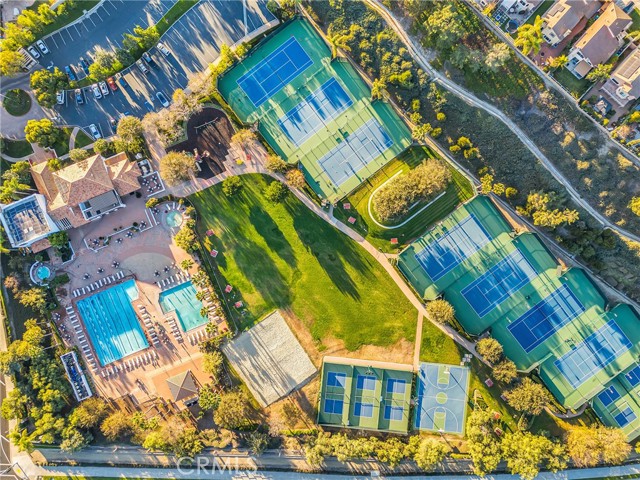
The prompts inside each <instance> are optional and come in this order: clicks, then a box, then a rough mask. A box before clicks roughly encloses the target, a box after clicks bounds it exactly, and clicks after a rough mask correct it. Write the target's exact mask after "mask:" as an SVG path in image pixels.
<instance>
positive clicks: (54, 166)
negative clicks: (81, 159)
mask: <svg viewBox="0 0 640 480" xmlns="http://www.w3.org/2000/svg"><path fill="white" fill-rule="evenodd" d="M47 167H48V168H49V170H51V171H52V172H57V171H58V170H60V169H62V167H64V163H63V161H62V160H60V159H59V158H50V159H49V160H47Z"/></svg>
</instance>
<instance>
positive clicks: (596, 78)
mask: <svg viewBox="0 0 640 480" xmlns="http://www.w3.org/2000/svg"><path fill="white" fill-rule="evenodd" d="M612 69H613V64H606V65H605V64H602V63H600V64H598V65H596V66H595V67H593V69H591V71H590V72H589V73H588V74H587V80H589V81H590V82H594V83H596V82H604V81H606V80H608V78H609V76H610V75H611V70H612Z"/></svg>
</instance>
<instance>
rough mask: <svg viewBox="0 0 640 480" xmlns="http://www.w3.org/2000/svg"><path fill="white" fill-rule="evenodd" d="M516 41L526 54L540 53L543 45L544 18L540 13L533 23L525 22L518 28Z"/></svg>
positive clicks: (517, 45)
mask: <svg viewBox="0 0 640 480" xmlns="http://www.w3.org/2000/svg"><path fill="white" fill-rule="evenodd" d="M514 43H515V45H516V47H518V48H520V49H521V50H522V53H524V54H525V55H529V54H530V53H533V54H534V55H537V54H538V52H539V51H540V45H542V18H540V15H538V16H537V17H536V19H535V20H534V22H533V24H529V23H525V24H524V25H522V26H521V27H519V28H518V36H517V37H516V39H515V42H514Z"/></svg>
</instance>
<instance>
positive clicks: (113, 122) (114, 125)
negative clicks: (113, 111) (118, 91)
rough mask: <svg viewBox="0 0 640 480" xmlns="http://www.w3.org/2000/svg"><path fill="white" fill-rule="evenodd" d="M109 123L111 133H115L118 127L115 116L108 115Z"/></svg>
mask: <svg viewBox="0 0 640 480" xmlns="http://www.w3.org/2000/svg"><path fill="white" fill-rule="evenodd" d="M109 125H111V130H112V131H113V133H116V129H117V128H118V122H117V120H116V119H115V118H113V117H109Z"/></svg>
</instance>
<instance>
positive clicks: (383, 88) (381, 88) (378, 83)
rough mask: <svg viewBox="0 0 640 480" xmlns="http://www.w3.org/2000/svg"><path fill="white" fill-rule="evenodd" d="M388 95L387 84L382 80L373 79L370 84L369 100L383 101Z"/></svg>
mask: <svg viewBox="0 0 640 480" xmlns="http://www.w3.org/2000/svg"><path fill="white" fill-rule="evenodd" d="M388 94H389V92H388V91H387V82H385V81H384V79H382V78H376V79H374V80H373V83H372V84H371V100H384V98H385V97H386V96H387V95H388Z"/></svg>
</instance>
